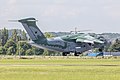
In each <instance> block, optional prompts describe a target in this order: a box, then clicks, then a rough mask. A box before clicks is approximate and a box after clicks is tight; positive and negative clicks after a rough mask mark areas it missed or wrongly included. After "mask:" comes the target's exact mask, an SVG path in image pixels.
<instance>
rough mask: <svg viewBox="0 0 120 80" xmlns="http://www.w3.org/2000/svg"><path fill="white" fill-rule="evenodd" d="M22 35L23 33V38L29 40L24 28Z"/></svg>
mask: <svg viewBox="0 0 120 80" xmlns="http://www.w3.org/2000/svg"><path fill="white" fill-rule="evenodd" d="M21 35H22V40H24V41H26V40H27V35H26V33H25V31H24V30H23V31H22V33H21Z"/></svg>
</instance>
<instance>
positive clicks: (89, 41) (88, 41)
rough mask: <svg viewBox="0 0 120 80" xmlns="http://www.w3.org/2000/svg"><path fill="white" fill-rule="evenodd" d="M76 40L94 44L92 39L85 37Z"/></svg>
mask: <svg viewBox="0 0 120 80" xmlns="http://www.w3.org/2000/svg"><path fill="white" fill-rule="evenodd" d="M76 42H85V43H92V44H94V41H91V40H85V39H80V38H79V39H76Z"/></svg>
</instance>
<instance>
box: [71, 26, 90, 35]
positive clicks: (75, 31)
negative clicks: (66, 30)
mask: <svg viewBox="0 0 120 80" xmlns="http://www.w3.org/2000/svg"><path fill="white" fill-rule="evenodd" d="M87 31H92V30H77V27H75V29H74V31H70V33H74V34H77V33H80V32H87Z"/></svg>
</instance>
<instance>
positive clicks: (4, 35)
mask: <svg viewBox="0 0 120 80" xmlns="http://www.w3.org/2000/svg"><path fill="white" fill-rule="evenodd" d="M7 40H8V30H7V29H6V28H4V29H3V30H2V31H1V40H0V41H1V44H2V46H4V45H5V44H6V42H7Z"/></svg>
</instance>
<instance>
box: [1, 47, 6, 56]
mask: <svg viewBox="0 0 120 80" xmlns="http://www.w3.org/2000/svg"><path fill="white" fill-rule="evenodd" d="M5 54H6V51H5V48H4V47H2V46H1V47H0V55H5Z"/></svg>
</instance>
